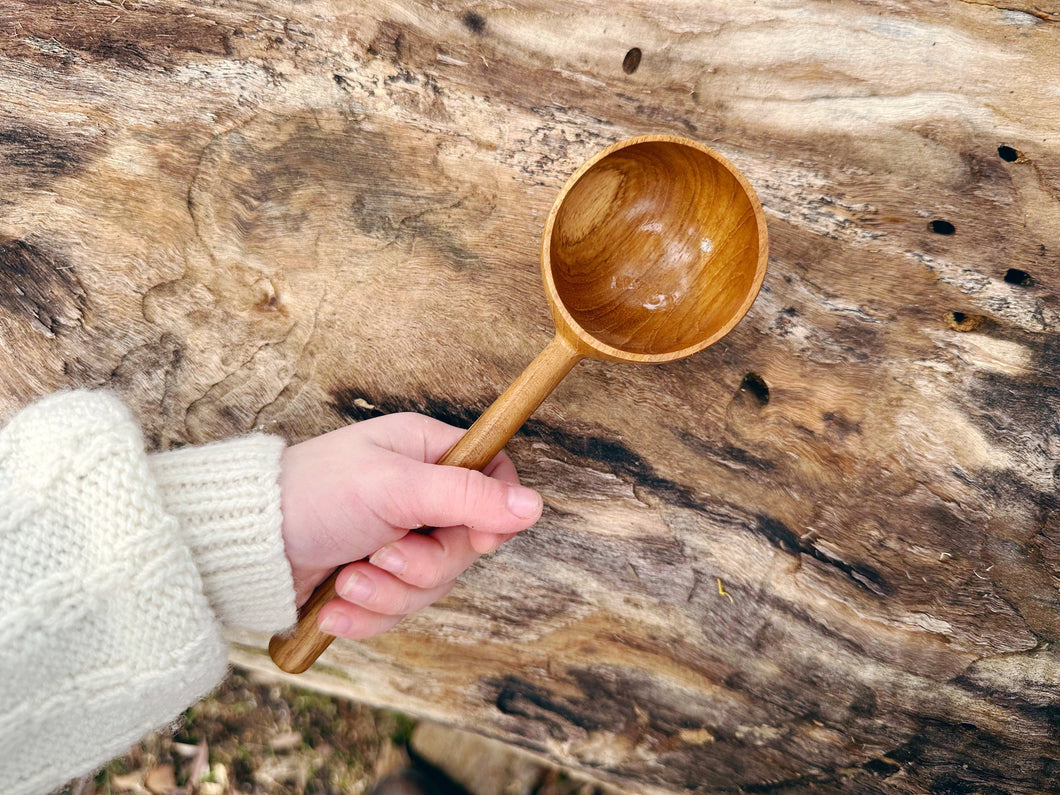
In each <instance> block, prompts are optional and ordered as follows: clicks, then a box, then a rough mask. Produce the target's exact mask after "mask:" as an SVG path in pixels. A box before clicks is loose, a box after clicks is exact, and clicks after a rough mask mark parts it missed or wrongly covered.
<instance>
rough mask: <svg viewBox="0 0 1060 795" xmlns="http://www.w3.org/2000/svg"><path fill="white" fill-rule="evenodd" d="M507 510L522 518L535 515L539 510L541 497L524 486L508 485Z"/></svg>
mask: <svg viewBox="0 0 1060 795" xmlns="http://www.w3.org/2000/svg"><path fill="white" fill-rule="evenodd" d="M508 510H509V511H511V512H512V513H514V514H515V515H516V516H518V517H520V518H522V519H529V518H531V517H532V516H537V513H538V511H540V510H541V497H540V496H538V493H537V492H536V491H534V490H533V489H528V488H526V487H525V486H509V487H508Z"/></svg>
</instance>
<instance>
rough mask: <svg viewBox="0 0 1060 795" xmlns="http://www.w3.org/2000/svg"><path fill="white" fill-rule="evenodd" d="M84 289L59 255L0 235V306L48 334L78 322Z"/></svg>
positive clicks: (71, 269) (83, 304) (85, 297)
mask: <svg viewBox="0 0 1060 795" xmlns="http://www.w3.org/2000/svg"><path fill="white" fill-rule="evenodd" d="M86 306H87V296H86V295H85V290H84V288H83V287H82V285H81V282H80V281H79V280H78V278H77V276H76V274H74V272H73V267H72V265H71V264H70V263H69V261H68V260H66V259H65V258H64V257H63V256H62V255H60V254H58V253H57V252H54V251H49V250H48V249H46V248H44V247H43V246H42V245H39V244H37V243H33V242H30V241H26V240H12V239H10V238H2V237H0V308H2V309H3V310H4V311H5V312H7V313H8V314H10V315H12V316H13V317H16V318H18V319H19V320H21V321H22V322H25V323H29V324H30V325H32V326H34V327H37V328H39V329H40V330H42V331H44V332H46V333H47V334H48V335H56V334H61V333H62V332H63V331H64V330H65V329H68V328H70V327H72V326H75V325H78V324H80V323H81V320H82V318H83V316H84V313H85V309H86Z"/></svg>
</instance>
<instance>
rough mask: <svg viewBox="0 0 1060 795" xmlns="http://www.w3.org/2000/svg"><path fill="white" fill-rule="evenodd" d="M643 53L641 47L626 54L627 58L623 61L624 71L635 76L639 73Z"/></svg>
mask: <svg viewBox="0 0 1060 795" xmlns="http://www.w3.org/2000/svg"><path fill="white" fill-rule="evenodd" d="M641 56H642V53H641V51H640V47H634V48H632V49H631V50H630V51H629V52H627V53H626V57H625V58H623V59H622V71H623V72H625V73H626V74H627V75H631V74H633V73H634V72H635V71H637V67H639V66H640V59H641Z"/></svg>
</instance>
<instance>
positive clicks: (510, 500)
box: [388, 461, 542, 533]
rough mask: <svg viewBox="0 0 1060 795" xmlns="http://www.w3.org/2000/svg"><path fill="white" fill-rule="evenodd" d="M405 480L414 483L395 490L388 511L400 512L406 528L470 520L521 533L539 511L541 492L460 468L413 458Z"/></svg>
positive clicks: (498, 530) (492, 529)
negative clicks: (418, 461) (418, 460)
mask: <svg viewBox="0 0 1060 795" xmlns="http://www.w3.org/2000/svg"><path fill="white" fill-rule="evenodd" d="M498 466H499V467H501V468H502V469H503V468H504V466H503V464H498ZM404 484H415V486H416V487H415V488H412V487H411V486H407V485H406V486H405V487H403V488H400V489H394V490H392V492H391V494H392V495H393V496H392V498H391V505H390V506H389V508H388V512H389V513H392V514H394V515H400V516H401V517H402V518H403V519H404V520H405V522H406V525H405V526H407V527H419V526H427V527H454V526H457V525H467V526H468V527H471V528H474V529H475V530H485V531H487V532H491V533H517V532H519V531H520V530H525V529H526V528H527V527H529V526H530V525H532V524H533V523H534V522H536V521H537V520H538V518H539V517H540V516H541V508H542V503H541V497H540V495H539V494H538V493H537V492H536V491H534V490H533V489H528V488H526V487H525V486H520V485H514V484H511V483H507V482H505V481H503V480H500V479H498V478H491V477H488V476H487V475H484V474H483V473H481V472H473V471H471V470H468V469H462V468H460V467H450V466H435V465H433V464H418V463H414V462H411V461H410V462H407V463H406V465H405V477H404Z"/></svg>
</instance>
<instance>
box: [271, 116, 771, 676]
mask: <svg viewBox="0 0 1060 795" xmlns="http://www.w3.org/2000/svg"><path fill="white" fill-rule="evenodd" d="M767 260H768V252H767V238H766V220H765V214H764V213H763V212H762V206H761V205H760V204H759V202H758V198H757V197H756V196H755V193H754V190H753V189H752V188H751V186H750V185H749V184H748V182H747V180H746V179H745V178H744V177H743V175H742V174H740V173H739V172H738V171H737V170H736V168H735V167H734V166H733V165H732V164H731V163H729V161H728V160H726V159H725V158H723V157H722V156H721V155H719V154H717V153H716V152H714V151H713V150H711V149H709V148H707V147H706V146H703V145H702V144H699V143H696V142H695V141H690V140H686V139H683V138H677V137H674V136H667V135H651V136H642V137H639V138H630V139H628V140H625V141H620V142H618V143H616V144H614V145H612V146H610V147H608V148H607V149H605V150H603V151H602V152H600V153H599V154H598V155H596V156H595V157H593V158H592V159H591V160H589V161H588V162H587V163H585V164H584V165H583V166H582V167H581V168H579V169H578V170H577V171H576V172H575V173H574V175H573V176H572V177H571V178H570V179H569V180H568V181H567V184H566V185H565V186H564V188H563V190H562V191H561V192H560V194H559V197H558V198H557V199H556V202H555V204H554V205H553V206H552V212H551V213H550V214H549V217H548V223H546V225H545V231H544V236H543V240H542V244H541V269H542V273H543V275H544V281H545V291H546V293H547V294H548V302H549V305H550V307H551V309H552V317H553V320H554V321H555V324H556V336H555V337H554V338H553V340H552V342H550V343H549V344H548V345H547V346H546V347H545V349H544V350H543V351H542V352H541V353H540V354H539V355H538V356H537V358H536V359H534V361H533V362H531V363H530V366H529V367H527V368H526V370H525V371H524V372H523V373H522V375H520V376H519V377H518V378H516V380H515V381H514V382H513V383H512V385H511V386H510V387H508V389H507V390H506V391H505V392H504V394H502V395H501V396H500V397H499V398H498V399H497V401H496V402H495V403H493V405H491V406H490V407H489V408H488V409H486V411H485V413H483V414H482V416H481V417H480V418H479V419H478V421H477V422H475V424H474V425H472V426H471V428H470V429H469V430H468V431H467V433H466V434H465V435H464V436H463V437H462V438H461V439H460V441H458V442H457V443H456V444H455V445H454V446H453V447H452V448H451V449H450V450H449V452H447V453H446V454H445V455H444V456H443V457H442V459H441V460H440V461H439V462H438V463H439V464H446V465H450V466H461V467H467V468H468V469H482V468H483V467H484V466H486V464H488V463H489V462H490V461H491V460H492V459H493V457H494V456H495V455H496V454H497V453H498V452H499V451H500V450H501V448H502V447H504V445H505V444H506V443H507V442H508V440H509V439H510V438H511V437H512V436H513V435H514V434H515V432H516V431H517V430H518V429H519V428H520V426H522V424H523V423H524V422H526V420H527V419H528V418H529V417H530V415H531V414H532V413H533V412H534V410H535V409H536V408H537V407H538V406H539V405H540V403H541V401H543V400H544V399H545V398H546V397H547V396H548V395H549V393H550V392H552V390H553V389H554V388H555V387H556V385H557V384H559V382H560V381H562V380H563V377H564V376H565V375H566V374H567V373H568V372H570V369H571V368H572V367H573V366H574V365H575V364H577V362H578V361H579V360H581V359H583V358H585V357H591V358H594V359H605V360H609V361H618V362H668V361H672V360H674V359H680V358H682V357H684V356H688V355H689V354H692V353H696V352H697V351H701V350H703V349H704V348H706V347H707V346H708V345H711V344H713V343H715V342H717V341H718V340H719V339H721V338H722V337H723V336H725V334H727V333H728V332H729V330H730V329H732V327H733V326H735V325H736V324H737V323H738V322H739V320H740V319H741V318H742V317H743V316H744V314H746V312H747V310H748V309H749V308H750V307H751V304H752V303H753V302H754V300H755V297H756V296H757V295H758V290H759V288H760V287H761V286H762V279H763V278H764V277H765V272H766V262H767ZM337 575H338V572H337V571H336V572H335V573H334V574H332V575H331V577H330V578H328V580H326V581H325V582H324V583H322V584H321V585H320V586H319V587H318V588H317V590H316V591H315V592H314V593H313V595H312V596H311V597H310V599H309V601H308V602H307V603H306V604H305V605H304V606H303V607H302V609H301V611H300V612H299V617H298V626H297V629H296V630H295V632H294V633H293V634H291V635H287V636H279V635H278V636H276V637H274V638H273V639H272V642H271V643H270V644H269V654H270V655H272V659H273V660H274V661H275V662H276V664H277V665H278V666H279V667H280V668H282V669H283V670H284V671H288V672H289V673H301V672H303V671H305V670H306V669H307V668H309V666H310V665H312V664H313V661H314V660H316V658H317V657H318V656H319V655H320V654H321V652H323V651H324V649H326V648H327V647H328V645H329V644H330V643H331V641H332V640H334V638H333V637H332V636H330V635H327V634H325V633H323V632H321V631H320V629H319V628H318V626H317V616H318V614H319V613H320V609H321V608H322V607H323V606H324V605H325V604H327V603H328V602H329V601H331V599H332V598H334V597H335V596H336V592H335V578H336V577H337Z"/></svg>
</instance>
